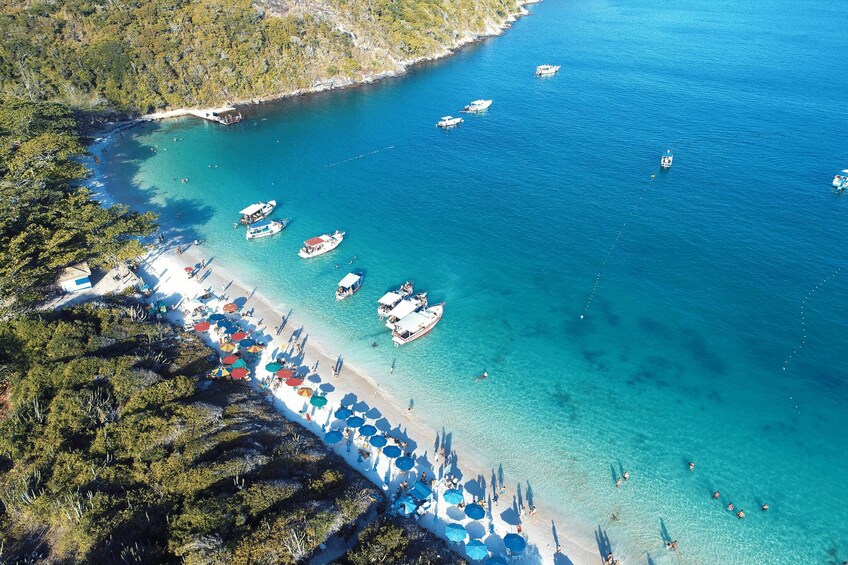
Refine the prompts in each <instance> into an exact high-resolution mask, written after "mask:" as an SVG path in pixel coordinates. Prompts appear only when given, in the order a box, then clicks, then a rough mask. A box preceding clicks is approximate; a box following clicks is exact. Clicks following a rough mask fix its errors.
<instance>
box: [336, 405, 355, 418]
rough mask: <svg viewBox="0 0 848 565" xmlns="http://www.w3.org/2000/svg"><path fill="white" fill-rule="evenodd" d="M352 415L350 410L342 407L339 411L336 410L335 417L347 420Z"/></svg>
mask: <svg viewBox="0 0 848 565" xmlns="http://www.w3.org/2000/svg"><path fill="white" fill-rule="evenodd" d="M351 414H352V412H351V411H350V408H345V407H344V406H342V407H340V408H339V409H338V410H336V413H335V414H333V415H334V416H335V417H336V418H338V419H339V420H346V419H347V418H348V417H349V416H350V415H351Z"/></svg>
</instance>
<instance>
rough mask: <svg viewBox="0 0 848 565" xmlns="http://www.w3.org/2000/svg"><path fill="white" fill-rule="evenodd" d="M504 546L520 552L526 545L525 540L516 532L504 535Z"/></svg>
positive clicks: (514, 551)
mask: <svg viewBox="0 0 848 565" xmlns="http://www.w3.org/2000/svg"><path fill="white" fill-rule="evenodd" d="M504 546H505V547H506V548H507V549H508V550H510V551H511V552H513V553H521V552H522V551H524V548H525V547H527V542H526V541H525V540H524V538H523V537H521V536H519V535H518V534H507V535H505V536H504Z"/></svg>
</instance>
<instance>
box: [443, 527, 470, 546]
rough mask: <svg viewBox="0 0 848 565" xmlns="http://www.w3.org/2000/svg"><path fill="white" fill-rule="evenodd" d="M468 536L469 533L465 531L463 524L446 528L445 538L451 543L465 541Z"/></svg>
mask: <svg viewBox="0 0 848 565" xmlns="http://www.w3.org/2000/svg"><path fill="white" fill-rule="evenodd" d="M467 535H468V532H466V531H465V526H463V525H462V524H448V527H447V528H445V537H446V538H448V539H449V540H451V541H455V542H460V541H465V537H466V536H467Z"/></svg>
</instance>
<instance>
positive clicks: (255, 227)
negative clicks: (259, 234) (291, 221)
mask: <svg viewBox="0 0 848 565" xmlns="http://www.w3.org/2000/svg"><path fill="white" fill-rule="evenodd" d="M273 223H274V222H273V221H272V220H261V221H259V222H254V223H252V224H250V225H249V226H247V229H249V230H251V231H256V230H261V229H264V228H267V227H268V226H270V225H271V224H273Z"/></svg>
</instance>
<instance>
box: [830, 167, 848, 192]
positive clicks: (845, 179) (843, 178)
mask: <svg viewBox="0 0 848 565" xmlns="http://www.w3.org/2000/svg"><path fill="white" fill-rule="evenodd" d="M833 188H835V189H836V190H845V189H846V188H848V169H845V170H843V171H842V172H841V173H839V174H838V175H836V176H835V177H833Z"/></svg>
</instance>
